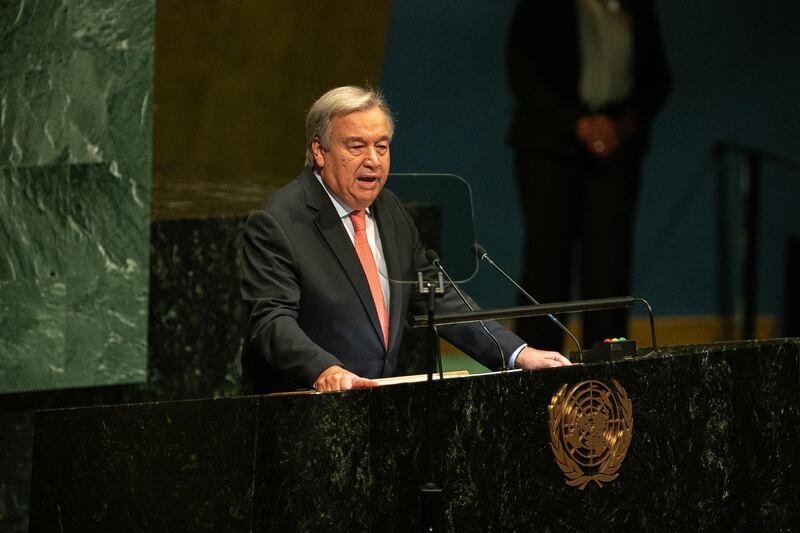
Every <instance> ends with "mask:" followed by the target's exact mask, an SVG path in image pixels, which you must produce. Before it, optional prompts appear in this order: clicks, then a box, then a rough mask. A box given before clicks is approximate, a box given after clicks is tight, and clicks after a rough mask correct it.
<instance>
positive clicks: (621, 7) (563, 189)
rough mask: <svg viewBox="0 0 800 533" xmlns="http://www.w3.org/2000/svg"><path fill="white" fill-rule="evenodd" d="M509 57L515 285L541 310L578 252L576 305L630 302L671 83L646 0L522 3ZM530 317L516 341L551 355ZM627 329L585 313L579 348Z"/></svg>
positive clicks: (607, 316)
mask: <svg viewBox="0 0 800 533" xmlns="http://www.w3.org/2000/svg"><path fill="white" fill-rule="evenodd" d="M507 60H508V72H509V80H510V86H511V91H512V93H513V97H514V105H515V107H514V114H513V118H512V125H511V130H510V136H509V139H510V143H511V144H512V146H513V149H514V152H515V170H516V177H517V184H518V187H519V194H520V200H521V205H522V206H523V210H524V221H525V230H526V239H525V274H524V279H523V285H524V286H525V287H526V288H527V289H528V291H530V292H531V293H532V294H533V295H535V296H536V297H537V298H538V299H539V300H540V301H541V302H556V301H564V300H568V299H569V298H570V289H571V287H570V281H571V277H572V272H573V269H572V262H573V255H574V251H575V250H576V248H577V249H578V250H579V258H580V259H579V263H578V265H577V266H578V269H579V274H580V275H579V280H580V293H581V297H582V298H603V297H610V296H624V295H627V294H629V293H630V278H631V262H632V239H633V222H634V216H635V211H636V209H635V208H636V197H637V194H638V189H639V181H640V175H641V169H642V160H643V158H644V155H645V153H646V151H647V147H648V138H649V130H650V125H651V123H652V121H653V119H654V118H655V116H656V114H657V112H658V111H659V109H660V108H661V106H662V105H663V103H664V100H665V99H666V96H667V94H668V92H669V86H670V75H669V70H668V67H667V63H666V59H665V57H664V52H663V47H662V43H661V39H660V35H659V31H658V26H657V23H656V18H655V12H654V8H653V5H652V2H651V1H650V0H629V1H625V0H620V1H617V0H527V1H526V0H523V1H522V2H521V3H520V4H519V5H518V6H517V8H516V11H515V13H514V18H513V20H512V23H511V34H510V41H509V45H508V57H507ZM524 303H527V302H524ZM536 320H537V319H535V318H528V319H522V320H520V321H519V322H518V324H517V332H518V334H519V335H520V336H521V337H523V338H525V339H528V340H529V342H531V344H534V345H536V346H541V347H543V348H546V349H559V348H560V347H561V344H562V333H561V331H560V330H558V329H557V328H554V327H551V325H550V324H545V323H544V322H541V321H539V322H537V321H536ZM626 329H627V312H626V311H613V312H596V313H587V314H586V315H585V316H584V320H583V339H584V343H585V344H589V345H590V344H591V343H593V342H595V341H597V340H600V339H603V338H604V337H619V336H625V335H626V333H627V332H626Z"/></svg>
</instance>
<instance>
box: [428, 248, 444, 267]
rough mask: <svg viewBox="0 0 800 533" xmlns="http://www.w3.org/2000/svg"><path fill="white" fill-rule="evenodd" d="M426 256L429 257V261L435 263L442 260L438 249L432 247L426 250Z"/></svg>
mask: <svg viewBox="0 0 800 533" xmlns="http://www.w3.org/2000/svg"><path fill="white" fill-rule="evenodd" d="M425 257H427V258H428V261H430V262H431V263H433V264H436V262H437V261H441V259H439V254H437V253H436V250H432V249H430V248H428V249H427V250H425Z"/></svg>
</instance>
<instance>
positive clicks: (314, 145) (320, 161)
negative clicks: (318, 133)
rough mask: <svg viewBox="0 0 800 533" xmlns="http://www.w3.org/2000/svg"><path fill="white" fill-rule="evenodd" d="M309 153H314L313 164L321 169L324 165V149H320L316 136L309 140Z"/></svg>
mask: <svg viewBox="0 0 800 533" xmlns="http://www.w3.org/2000/svg"><path fill="white" fill-rule="evenodd" d="M311 153H312V154H314V164H315V165H316V166H317V168H319V169H322V168H323V167H324V166H325V150H323V149H322V145H321V144H320V142H319V139H317V138H315V139H314V140H313V141H311Z"/></svg>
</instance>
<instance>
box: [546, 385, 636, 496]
mask: <svg viewBox="0 0 800 533" xmlns="http://www.w3.org/2000/svg"><path fill="white" fill-rule="evenodd" d="M612 383H613V385H614V389H615V390H616V392H615V391H612V390H611V389H610V388H609V387H608V386H607V385H606V384H605V383H602V382H600V381H595V380H590V381H583V382H581V383H578V384H577V385H575V386H574V387H572V388H571V389H570V390H569V392H567V387H568V385H566V384H565V385H562V386H561V388H560V389H559V391H558V392H557V393H556V394H554V395H553V397H552V399H551V400H550V405H549V406H548V413H549V417H550V421H549V433H550V448H551V450H552V451H553V456H554V458H555V460H556V464H557V465H558V467H559V468H560V469H561V471H562V472H563V473H564V475H565V476H566V478H567V479H566V483H567V485H570V486H572V487H578V488H579V489H580V490H583V489H585V488H586V486H587V485H588V484H589V483H591V482H592V481H594V482H595V483H597V486H598V487H602V486H603V483H608V482H610V481H613V480H615V479H617V477H618V476H619V473H618V471H619V469H620V467H621V466H622V462H623V460H624V459H625V455H626V454H627V452H628V446H629V445H630V443H631V437H632V435H633V407H632V403H631V400H630V398H628V394H627V393H626V392H625V389H624V388H623V387H622V385H620V384H619V382H618V381H616V380H612Z"/></svg>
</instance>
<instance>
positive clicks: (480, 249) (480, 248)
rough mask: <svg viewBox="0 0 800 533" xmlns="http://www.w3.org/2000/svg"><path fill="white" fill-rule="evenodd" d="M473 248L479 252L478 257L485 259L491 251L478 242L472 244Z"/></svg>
mask: <svg viewBox="0 0 800 533" xmlns="http://www.w3.org/2000/svg"><path fill="white" fill-rule="evenodd" d="M472 249H473V250H475V253H476V254H478V259H483V258H484V257H486V256H487V255H489V252H487V251H486V248H484V247H483V246H481V245H480V244H478V243H477V242H475V243H473V244H472Z"/></svg>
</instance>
